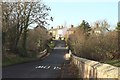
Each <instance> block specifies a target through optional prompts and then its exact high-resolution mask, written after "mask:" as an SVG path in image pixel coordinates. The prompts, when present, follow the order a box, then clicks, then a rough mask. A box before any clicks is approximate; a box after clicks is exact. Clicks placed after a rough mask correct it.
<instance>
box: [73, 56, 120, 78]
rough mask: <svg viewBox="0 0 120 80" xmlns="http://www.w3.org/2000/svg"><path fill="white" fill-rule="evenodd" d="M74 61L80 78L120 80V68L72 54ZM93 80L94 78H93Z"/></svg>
mask: <svg viewBox="0 0 120 80" xmlns="http://www.w3.org/2000/svg"><path fill="white" fill-rule="evenodd" d="M72 62H73V63H74V64H75V65H76V66H77V68H78V69H79V78H94V79H95V80H101V78H102V79H103V78H104V79H105V80H106V79H107V80H109V79H111V78H112V80H120V68H118V67H114V66H111V65H109V64H103V63H100V62H96V61H92V60H88V59H84V58H80V57H77V56H75V55H73V54H72ZM92 80H93V79H92Z"/></svg>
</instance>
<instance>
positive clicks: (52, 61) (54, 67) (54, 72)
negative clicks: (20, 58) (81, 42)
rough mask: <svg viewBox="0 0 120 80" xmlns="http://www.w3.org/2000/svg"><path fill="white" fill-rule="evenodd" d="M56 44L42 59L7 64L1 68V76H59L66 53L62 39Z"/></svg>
mask: <svg viewBox="0 0 120 80" xmlns="http://www.w3.org/2000/svg"><path fill="white" fill-rule="evenodd" d="M56 43H57V45H56V47H55V49H54V50H53V51H52V53H50V55H49V56H47V57H46V58H44V59H43V60H38V61H33V62H29V63H23V64H18V65H13V66H8V67H5V68H3V69H2V77H3V78H59V77H60V71H61V66H62V65H63V63H64V62H65V59H64V55H65V54H66V53H67V50H66V49H65V42H64V41H56Z"/></svg>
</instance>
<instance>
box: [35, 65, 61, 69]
mask: <svg viewBox="0 0 120 80" xmlns="http://www.w3.org/2000/svg"><path fill="white" fill-rule="evenodd" d="M35 68H36V69H50V68H51V66H36V67H35ZM51 69H54V70H59V69H61V68H60V67H58V66H54V67H53V68H51Z"/></svg>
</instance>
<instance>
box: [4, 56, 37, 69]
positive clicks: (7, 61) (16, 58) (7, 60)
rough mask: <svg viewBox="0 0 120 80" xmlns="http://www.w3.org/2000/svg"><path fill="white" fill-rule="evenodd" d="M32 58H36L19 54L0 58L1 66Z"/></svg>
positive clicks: (23, 61)
mask: <svg viewBox="0 0 120 80" xmlns="http://www.w3.org/2000/svg"><path fill="white" fill-rule="evenodd" d="M33 60H37V58H36V57H20V56H14V57H7V58H5V59H3V60H2V66H3V67H5V66H9V65H13V64H19V63H25V62H29V61H33Z"/></svg>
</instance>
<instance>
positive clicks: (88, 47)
mask: <svg viewBox="0 0 120 80" xmlns="http://www.w3.org/2000/svg"><path fill="white" fill-rule="evenodd" d="M68 44H69V46H70V48H71V49H72V51H73V53H75V54H76V55H77V56H80V57H83V58H87V59H92V60H98V61H101V60H108V59H113V58H114V54H115V53H116V51H117V49H118V45H117V32H115V31H111V32H106V33H105V34H99V35H96V34H92V33H91V34H90V35H89V36H86V35H85V34H84V32H83V31H82V30H78V29H77V30H76V32H75V34H72V35H70V36H69V39H68Z"/></svg>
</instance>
